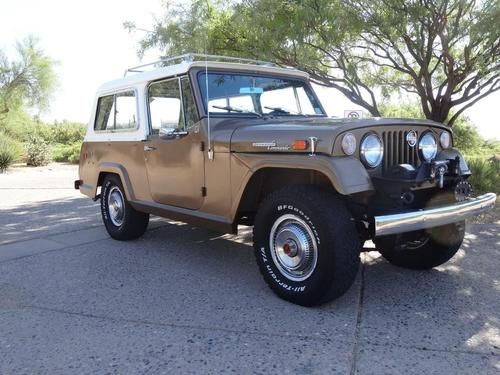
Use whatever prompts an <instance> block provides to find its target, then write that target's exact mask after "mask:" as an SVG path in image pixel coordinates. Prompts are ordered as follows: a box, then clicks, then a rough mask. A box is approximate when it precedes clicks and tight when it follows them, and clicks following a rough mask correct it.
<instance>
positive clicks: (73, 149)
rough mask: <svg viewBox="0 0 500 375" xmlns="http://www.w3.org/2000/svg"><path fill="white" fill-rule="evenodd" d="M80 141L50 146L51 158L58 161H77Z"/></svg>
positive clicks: (78, 159)
mask: <svg viewBox="0 0 500 375" xmlns="http://www.w3.org/2000/svg"><path fill="white" fill-rule="evenodd" d="M81 146H82V144H81V142H75V143H73V144H70V145H64V144H56V145H54V146H53V148H52V160H54V161H58V162H70V163H78V162H79V161H80V148H81Z"/></svg>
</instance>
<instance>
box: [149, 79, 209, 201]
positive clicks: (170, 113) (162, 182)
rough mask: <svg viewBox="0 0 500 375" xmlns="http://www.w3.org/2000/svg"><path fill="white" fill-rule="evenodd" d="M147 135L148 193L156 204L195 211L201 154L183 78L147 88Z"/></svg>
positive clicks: (201, 177)
mask: <svg viewBox="0 0 500 375" xmlns="http://www.w3.org/2000/svg"><path fill="white" fill-rule="evenodd" d="M148 106H149V120H150V135H149V137H148V140H147V141H146V142H145V143H144V159H145V163H146V168H147V174H148V180H149V189H150V192H151V196H152V198H153V200H154V201H155V202H157V203H161V204H167V205H172V206H177V207H183V208H189V209H193V210H196V209H199V208H200V207H201V205H202V203H203V200H204V196H203V194H202V193H203V190H202V187H203V186H204V180H205V174H204V153H203V152H202V148H201V142H202V138H201V133H200V127H199V123H198V114H197V111H196V107H195V103H194V98H193V93H192V90H191V85H190V83H189V79H188V78H187V77H181V78H178V77H177V78H172V79H167V80H163V81H157V82H153V83H152V84H151V85H150V86H149V88H148Z"/></svg>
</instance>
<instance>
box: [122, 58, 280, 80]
mask: <svg viewBox="0 0 500 375" xmlns="http://www.w3.org/2000/svg"><path fill="white" fill-rule="evenodd" d="M193 61H220V62H224V61H226V62H234V63H240V64H253V65H263V66H272V67H276V68H282V67H280V66H279V65H277V64H275V63H272V62H269V61H262V60H252V59H244V58H240V57H230V56H218V55H205V54H203V53H186V54H184V55H179V56H173V57H165V58H161V59H159V60H156V61H153V62H150V63H147V64H142V65H137V66H133V67H131V68H128V69H127V70H125V74H124V75H123V76H124V77H126V76H127V74H128V73H143V72H144V71H145V69H144V68H146V67H148V66H161V67H165V66H169V65H175V64H180V63H191V62H193Z"/></svg>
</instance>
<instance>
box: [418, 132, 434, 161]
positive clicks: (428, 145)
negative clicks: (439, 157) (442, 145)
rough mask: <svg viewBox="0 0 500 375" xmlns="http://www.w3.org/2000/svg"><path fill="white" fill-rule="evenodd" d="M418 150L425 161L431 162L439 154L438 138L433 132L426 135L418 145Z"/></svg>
mask: <svg viewBox="0 0 500 375" xmlns="http://www.w3.org/2000/svg"><path fill="white" fill-rule="evenodd" d="M418 149H419V150H420V153H421V154H422V157H423V158H424V159H425V161H431V160H432V159H434V158H435V157H436V154H437V143H436V138H434V135H433V134H432V133H431V132H427V133H425V134H424V135H423V136H422V138H420V142H419V144H418Z"/></svg>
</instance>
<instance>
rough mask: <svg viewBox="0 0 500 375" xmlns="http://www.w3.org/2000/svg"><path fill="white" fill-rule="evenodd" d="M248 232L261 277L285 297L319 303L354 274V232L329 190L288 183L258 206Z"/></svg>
mask: <svg viewBox="0 0 500 375" xmlns="http://www.w3.org/2000/svg"><path fill="white" fill-rule="evenodd" d="M253 234H254V249H255V257H256V259H257V264H258V266H259V269H260V272H261V274H262V276H263V277H264V280H265V281H266V283H267V284H268V285H269V287H270V288H271V289H272V290H273V291H274V293H276V294H277V295H278V296H279V297H281V298H283V299H285V300H287V301H290V302H293V303H296V304H299V305H303V306H314V305H320V304H323V303H326V302H329V301H331V300H333V299H335V298H338V297H340V296H341V295H342V294H344V293H345V292H346V291H347V290H348V289H349V287H350V286H351V285H352V283H353V282H354V279H355V278H356V274H357V271H358V267H359V254H360V243H359V235H358V233H357V231H356V228H355V225H354V222H353V221H352V219H351V214H350V212H349V211H348V210H347V208H346V206H345V205H344V203H343V202H342V201H341V200H340V199H339V198H337V197H335V196H334V195H333V194H332V193H331V192H327V191H323V190H320V189H318V188H316V187H314V186H290V187H287V188H284V189H282V190H279V191H276V192H274V193H271V194H270V195H269V196H268V197H267V198H266V199H265V200H264V201H263V202H262V203H261V205H260V207H259V210H258V212H257V215H256V217H255V222H254V231H253Z"/></svg>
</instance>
